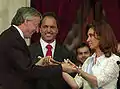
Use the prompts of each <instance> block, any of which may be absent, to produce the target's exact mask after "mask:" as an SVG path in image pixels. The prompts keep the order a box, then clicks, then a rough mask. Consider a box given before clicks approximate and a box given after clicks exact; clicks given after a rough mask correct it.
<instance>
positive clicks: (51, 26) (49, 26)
mask: <svg viewBox="0 0 120 89" xmlns="http://www.w3.org/2000/svg"><path fill="white" fill-rule="evenodd" d="M40 33H41V37H42V39H43V40H44V41H46V42H47V43H51V42H53V41H54V40H55V39H56V35H57V33H58V28H57V22H56V20H55V19H54V18H53V17H48V16H46V17H45V18H44V19H43V21H42V24H41V27H40Z"/></svg>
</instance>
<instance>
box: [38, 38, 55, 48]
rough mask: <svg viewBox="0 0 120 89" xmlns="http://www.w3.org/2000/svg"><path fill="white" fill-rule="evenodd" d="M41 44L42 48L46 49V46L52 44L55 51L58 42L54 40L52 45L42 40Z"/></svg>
mask: <svg viewBox="0 0 120 89" xmlns="http://www.w3.org/2000/svg"><path fill="white" fill-rule="evenodd" d="M40 43H41V46H42V47H43V48H46V46H47V45H48V44H50V45H51V46H52V48H53V49H54V48H55V44H56V40H54V41H53V42H52V43H47V42H45V41H44V40H43V39H42V38H40Z"/></svg>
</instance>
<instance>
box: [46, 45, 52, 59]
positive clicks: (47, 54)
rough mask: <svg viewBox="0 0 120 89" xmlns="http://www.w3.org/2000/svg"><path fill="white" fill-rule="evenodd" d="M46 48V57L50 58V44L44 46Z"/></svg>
mask: <svg viewBox="0 0 120 89" xmlns="http://www.w3.org/2000/svg"><path fill="white" fill-rule="evenodd" d="M46 48H47V52H46V56H51V57H52V50H51V49H52V46H51V45H50V44H48V45H47V46H46Z"/></svg>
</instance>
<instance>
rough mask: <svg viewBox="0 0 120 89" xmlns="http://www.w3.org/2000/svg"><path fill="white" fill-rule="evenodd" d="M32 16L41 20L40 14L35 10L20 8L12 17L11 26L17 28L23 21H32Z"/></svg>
mask: <svg viewBox="0 0 120 89" xmlns="http://www.w3.org/2000/svg"><path fill="white" fill-rule="evenodd" d="M33 16H36V17H40V18H42V15H41V13H40V12H38V11H37V10H36V9H34V8H32V7H21V8H19V9H18V10H17V13H16V14H15V16H14V17H13V19H12V21H11V25H16V26H19V25H21V24H22V23H24V21H25V20H32V18H33Z"/></svg>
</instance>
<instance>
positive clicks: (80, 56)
mask: <svg viewBox="0 0 120 89" xmlns="http://www.w3.org/2000/svg"><path fill="white" fill-rule="evenodd" d="M89 56H90V50H89V48H88V47H87V46H85V47H81V48H78V49H77V60H78V61H80V62H81V63H84V61H85V60H86V59H87V58H88V57H89Z"/></svg>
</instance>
